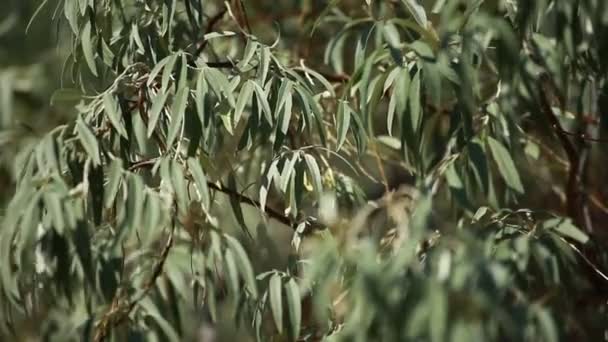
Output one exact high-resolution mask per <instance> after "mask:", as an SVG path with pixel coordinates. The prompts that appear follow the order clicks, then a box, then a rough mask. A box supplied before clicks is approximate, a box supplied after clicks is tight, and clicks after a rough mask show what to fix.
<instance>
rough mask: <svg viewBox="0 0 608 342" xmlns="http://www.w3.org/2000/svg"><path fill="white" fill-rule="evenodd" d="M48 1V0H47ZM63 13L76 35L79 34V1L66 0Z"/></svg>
mask: <svg viewBox="0 0 608 342" xmlns="http://www.w3.org/2000/svg"><path fill="white" fill-rule="evenodd" d="M45 2H46V1H45ZM63 14H64V15H65V18H66V19H67V20H68V24H69V25H70V28H71V29H72V33H74V35H76V36H77V35H78V3H77V2H76V1H66V3H65V4H64V5H63Z"/></svg>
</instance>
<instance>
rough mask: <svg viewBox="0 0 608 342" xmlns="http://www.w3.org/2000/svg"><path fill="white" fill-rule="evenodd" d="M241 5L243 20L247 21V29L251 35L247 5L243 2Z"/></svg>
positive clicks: (241, 1)
mask: <svg viewBox="0 0 608 342" xmlns="http://www.w3.org/2000/svg"><path fill="white" fill-rule="evenodd" d="M239 5H240V7H241V14H242V15H243V20H244V21H245V27H246V28H247V32H248V33H249V34H251V25H249V16H248V15H247V9H245V4H244V3H243V0H239Z"/></svg>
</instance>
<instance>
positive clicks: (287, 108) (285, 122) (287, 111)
mask: <svg viewBox="0 0 608 342" xmlns="http://www.w3.org/2000/svg"><path fill="white" fill-rule="evenodd" d="M292 106H293V99H292V97H291V94H289V95H287V96H286V97H285V105H284V106H283V108H284V110H283V117H282V123H281V132H282V133H283V134H287V131H288V130H289V121H290V120H291V111H292Z"/></svg>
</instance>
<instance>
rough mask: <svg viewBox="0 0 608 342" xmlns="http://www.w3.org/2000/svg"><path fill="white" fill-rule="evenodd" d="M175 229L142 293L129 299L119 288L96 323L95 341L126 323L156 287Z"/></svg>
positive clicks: (100, 340) (103, 338) (173, 228)
mask: <svg viewBox="0 0 608 342" xmlns="http://www.w3.org/2000/svg"><path fill="white" fill-rule="evenodd" d="M174 231H175V225H174V226H173V227H172V228H171V233H170V234H169V238H168V239H167V242H166V243H165V247H164V248H163V250H162V251H161V253H160V256H159V259H158V261H157V262H156V264H155V265H154V268H153V269H152V274H151V275H150V278H148V280H147V281H146V283H145V284H144V287H143V289H142V292H141V294H140V295H139V296H138V297H137V298H135V299H133V300H129V299H128V295H126V294H125V293H124V292H123V291H122V290H120V289H119V290H117V291H116V295H115V296H114V299H113V300H112V304H111V305H110V309H109V310H108V311H107V312H106V313H105V314H104V315H103V317H102V318H101V320H100V321H99V322H98V323H97V324H96V325H95V335H94V337H93V341H95V342H102V341H105V340H106V338H107V337H108V335H109V334H110V330H111V329H112V328H114V327H117V326H119V325H120V324H122V323H124V322H125V321H126V320H127V319H128V318H129V314H130V313H131V311H133V308H135V305H137V303H138V302H139V301H141V300H142V299H143V298H144V297H145V296H146V295H147V294H148V292H150V290H151V289H152V288H153V287H154V284H155V283H156V280H157V279H158V278H159V277H160V275H161V274H162V272H163V268H164V266H165V263H166V261H167V257H168V256H169V251H170V250H171V247H172V246H173V233H174Z"/></svg>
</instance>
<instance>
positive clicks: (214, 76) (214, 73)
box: [203, 68, 236, 107]
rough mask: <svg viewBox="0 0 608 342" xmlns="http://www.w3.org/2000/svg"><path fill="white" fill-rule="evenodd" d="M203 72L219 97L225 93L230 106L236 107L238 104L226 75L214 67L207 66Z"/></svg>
mask: <svg viewBox="0 0 608 342" xmlns="http://www.w3.org/2000/svg"><path fill="white" fill-rule="evenodd" d="M203 73H204V75H205V78H206V79H207V83H208V84H209V85H210V86H211V88H212V89H213V91H214V92H215V94H216V95H217V97H218V98H219V99H221V98H222V96H221V95H222V94H224V97H225V98H226V100H228V103H229V104H230V106H231V107H234V106H235V105H236V104H235V100H234V95H233V94H232V90H231V88H230V84H229V82H228V78H227V77H226V75H224V74H223V73H221V72H220V71H218V70H216V69H213V68H205V69H204V71H203Z"/></svg>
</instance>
